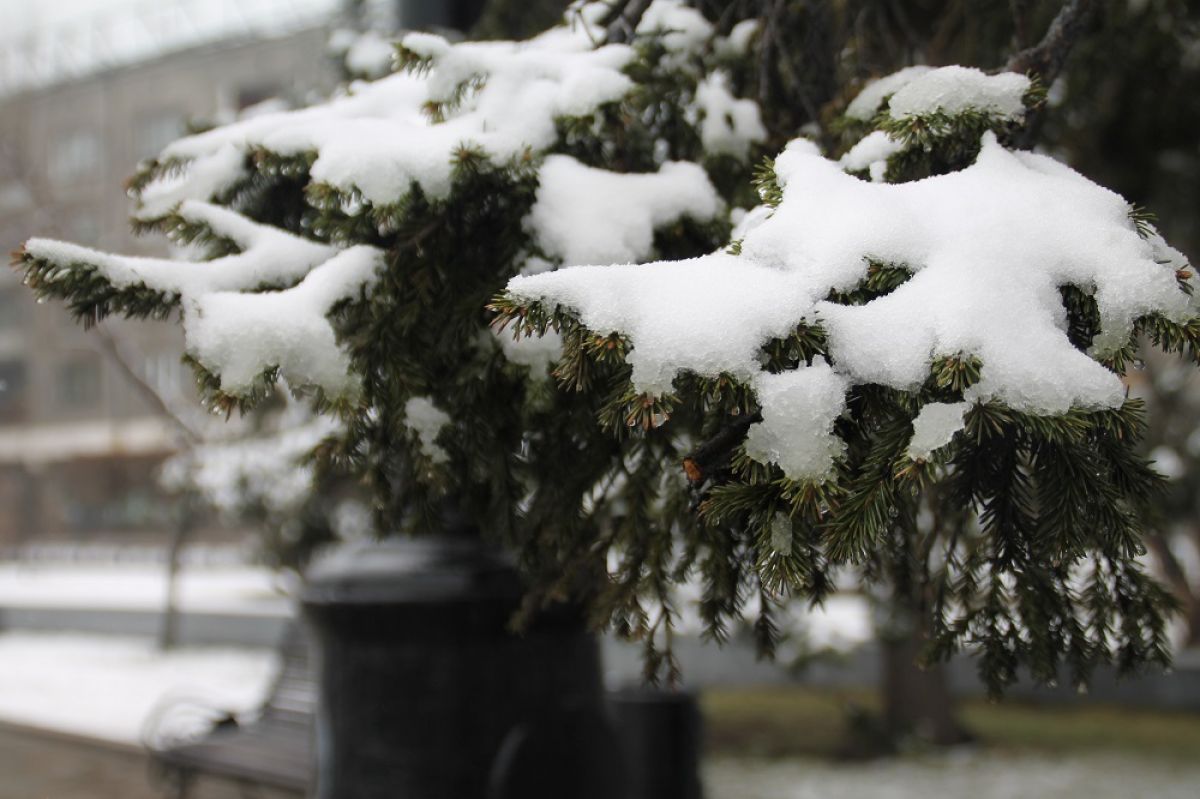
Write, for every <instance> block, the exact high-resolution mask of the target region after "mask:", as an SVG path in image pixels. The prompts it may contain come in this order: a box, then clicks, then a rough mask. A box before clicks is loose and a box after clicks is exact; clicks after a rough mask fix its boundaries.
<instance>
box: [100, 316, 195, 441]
mask: <svg viewBox="0 0 1200 799" xmlns="http://www.w3.org/2000/svg"><path fill="white" fill-rule="evenodd" d="M95 333H96V335H97V337H98V338H99V340H100V348H101V349H102V350H103V351H104V353H105V354H106V355H107V356H108V357H109V359H110V360H111V361H112V362H113V364H114V365H115V366H116V367H117V369H118V370H119V371H120V372H121V374H122V376H123V377H124V378H125V379H126V380H128V381H129V383H130V385H132V386H133V387H134V388H135V389H137V392H138V394H140V395H141V397H142V399H144V400H146V402H148V403H150V405H151V406H152V407H153V408H154V409H155V410H156V411H158V412H159V413H160V414H161V415H162V416H163V417H164V418H165V419H167V421H169V422H170V423H171V424H172V426H174V427H175V430H176V432H177V433H178V435H179V438H180V440H181V441H182V443H183V444H184V445H192V444H198V443H200V440H201V438H200V434H199V433H197V432H196V431H195V430H193V429H192V428H191V426H190V425H188V424H187V422H185V421H183V419H182V418H180V416H179V414H177V413H175V411H174V410H172V409H171V407H170V406H169V405H168V404H167V401H166V400H164V399H163V397H162V395H161V394H159V393H158V392H157V391H156V390H155V389H154V387H153V386H151V385H150V384H149V383H147V382H146V380H145V378H143V377H142V375H141V373H139V372H138V370H136V369H134V368H133V365H132V364H130V362H129V358H128V356H127V355H126V354H125V349H124V348H123V347H122V346H121V342H120V341H118V340H117V337H116V336H115V335H114V334H113V332H112V331H111V330H109V329H108V327H106V326H105V325H103V324H100V325H96V327H95Z"/></svg>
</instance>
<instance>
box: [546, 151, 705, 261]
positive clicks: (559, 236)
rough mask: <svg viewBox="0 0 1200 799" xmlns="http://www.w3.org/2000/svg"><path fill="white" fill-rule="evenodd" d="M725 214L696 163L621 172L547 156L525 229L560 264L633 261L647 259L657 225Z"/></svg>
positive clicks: (568, 158)
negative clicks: (641, 172)
mask: <svg viewBox="0 0 1200 799" xmlns="http://www.w3.org/2000/svg"><path fill="white" fill-rule="evenodd" d="M723 209H724V203H722V202H721V198H720V196H719V195H718V194H717V190H716V189H715V188H713V185H712V183H711V182H710V181H709V179H708V174H707V173H706V172H705V171H704V170H703V169H702V168H701V167H699V166H697V165H696V164H693V163H689V162H685V161H669V162H667V163H665V164H663V165H662V166H661V167H660V168H659V170H658V172H651V173H644V174H623V173H618V172H609V171H608V170H605V169H596V168H594V167H590V166H585V165H584V164H581V163H579V162H578V161H576V160H575V159H574V158H571V157H570V156H566V155H551V156H549V157H547V158H546V161H545V163H543V164H542V167H541V169H540V170H539V171H538V190H537V197H536V201H535V203H534V206H533V208H532V209H531V210H530V212H529V216H528V217H526V219H525V226H526V227H527V228H528V229H529V230H530V232H532V233H533V236H534V240H535V242H536V243H537V245H538V246H539V247H540V248H541V250H542V251H543V252H544V253H545V254H547V255H550V256H554V257H556V258H560V259H562V261H563V263H564V264H567V265H578V264H598V263H613V262H618V263H632V262H634V261H638V260H644V259H645V258H647V257H648V256H649V255H650V253H651V251H652V249H653V246H654V230H655V228H658V227H662V226H663V225H666V224H668V223H670V222H674V221H675V220H677V219H679V218H681V217H683V216H690V217H692V218H694V219H697V220H701V221H707V220H709V219H712V218H714V217H715V216H717V214H719V213H720V212H722V211H723Z"/></svg>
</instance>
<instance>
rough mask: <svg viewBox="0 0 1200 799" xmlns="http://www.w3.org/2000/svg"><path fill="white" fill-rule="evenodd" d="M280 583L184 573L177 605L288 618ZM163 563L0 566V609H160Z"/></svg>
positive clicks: (236, 570)
mask: <svg viewBox="0 0 1200 799" xmlns="http://www.w3.org/2000/svg"><path fill="white" fill-rule="evenodd" d="M280 580H281V578H280V577H278V576H277V575H275V574H274V573H272V572H271V571H269V570H267V569H263V568H255V567H249V566H230V567H223V568H206V569H184V570H183V571H181V572H180V576H179V592H178V602H179V607H180V609H181V610H183V611H185V612H191V613H231V614H246V615H268V616H287V615H290V614H291V600H289V599H288V597H287V596H286V593H285V587H284V586H283V585H282V584H281V582H280ZM166 590H167V577H166V568H165V567H164V566H163V565H162V564H145V563H142V564H116V565H113V564H61V563H46V564H39V563H11V562H9V563H0V607H26V608H28V607H40V608H47V607H49V608H88V609H104V610H159V609H161V608H162V607H163V602H164V599H165V597H166Z"/></svg>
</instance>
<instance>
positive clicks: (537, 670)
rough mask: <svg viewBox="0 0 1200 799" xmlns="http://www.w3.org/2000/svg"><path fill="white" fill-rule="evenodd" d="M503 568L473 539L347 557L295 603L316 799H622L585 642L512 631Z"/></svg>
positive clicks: (567, 623)
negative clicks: (311, 704)
mask: <svg viewBox="0 0 1200 799" xmlns="http://www.w3.org/2000/svg"><path fill="white" fill-rule="evenodd" d="M520 597H521V586H520V583H519V580H518V578H517V575H516V572H515V571H514V569H513V567H512V565H511V564H510V562H509V561H508V559H506V558H505V557H504V556H503V555H502V554H501V553H499V552H498V551H496V550H494V549H491V548H489V547H487V546H486V545H484V544H483V543H482V542H481V541H479V540H478V538H476V537H471V536H466V537H429V538H423V539H387V540H384V541H381V542H370V543H359V544H354V545H346V546H345V547H343V548H341V549H340V550H338V551H336V552H334V553H333V554H331V555H329V556H327V557H325V558H323V559H322V560H320V561H318V562H317V563H315V564H314V565H313V567H312V568H311V569H310V572H309V576H308V580H307V584H306V587H305V588H304V591H303V593H302V606H303V612H304V617H305V619H306V621H307V623H308V625H309V628H310V632H311V635H312V638H313V641H314V658H315V660H314V662H315V663H316V668H317V679H318V685H319V698H318V711H317V725H316V726H317V732H316V736H317V738H316V751H317V758H316V759H317V775H316V786H317V788H316V793H315V796H316V797H318V799H516V797H520V799H563V797H572V798H573V799H574V798H576V797H577V798H578V799H626V796H625V793H626V790H625V786H624V784H623V771H624V770H623V768H622V767H621V753H620V749H619V744H618V742H617V741H616V737H615V733H614V731H613V728H612V725H611V723H610V718H609V713H608V709H607V706H606V704H605V701H604V693H603V689H602V685H601V677H600V661H599V652H598V647H597V643H596V640H595V638H594V637H593V636H592V635H591V634H589V633H588V632H586V630H585V628H584V626H583V624H582V623H581V621H580V620H579V618H578V615H577V614H574V613H570V612H568V611H563V612H560V613H556V614H549V615H546V616H544V617H542V618H540V619H538V620H537V621H535V622H534V623H533V624H532V625H531V627H530V628H529V629H528V630H526V631H525V632H523V633H522V634H520V635H517V634H513V633H512V632H511V631H510V630H509V621H510V619H511V617H512V614H513V612H514V611H515V610H516V608H517V605H518V602H519V600H520Z"/></svg>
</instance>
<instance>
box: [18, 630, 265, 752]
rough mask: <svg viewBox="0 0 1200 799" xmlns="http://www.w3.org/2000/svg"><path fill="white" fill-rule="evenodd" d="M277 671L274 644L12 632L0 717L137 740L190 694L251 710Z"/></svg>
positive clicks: (193, 697)
mask: <svg viewBox="0 0 1200 799" xmlns="http://www.w3.org/2000/svg"><path fill="white" fill-rule="evenodd" d="M276 669H277V663H276V658H275V654H274V653H273V652H272V651H271V650H265V649H264V650H256V649H229V648H223V649H216V648H203V649H202V648H194V649H193V648H188V649H181V650H176V651H171V652H165V653H164V652H159V651H158V650H156V649H155V647H154V644H153V642H152V641H149V640H147V639H140V638H117V637H112V636H99V635H83V634H69V635H67V634H61V633H55V634H51V633H30V632H19V633H18V632H13V633H5V634H2V635H0V719H3V720H4V721H8V722H13V723H17V724H27V725H31V726H36V727H42V728H45V729H53V730H59V731H62V732H69V733H73V734H76V735H86V736H90V737H95V738H103V739H107V740H112V741H120V742H123V743H138V741H139V740H140V738H141V734H142V728H143V725H144V723H145V722H146V720H147V718H149V716H150V714H151V713H152V711H153V710H154V709H155V707H156V706H157V705H158V704H159V703H160V702H164V701H168V700H172V699H176V700H188V701H193V702H197V703H200V704H203V705H205V706H208V707H212V708H219V709H222V710H229V711H233V712H245V711H247V710H252V709H253V708H255V707H257V706H258V705H259V704H261V702H262V700H263V698H264V697H265V695H266V692H267V690H268V689H269V687H270V684H271V680H272V678H273V677H274V674H275V672H276Z"/></svg>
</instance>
